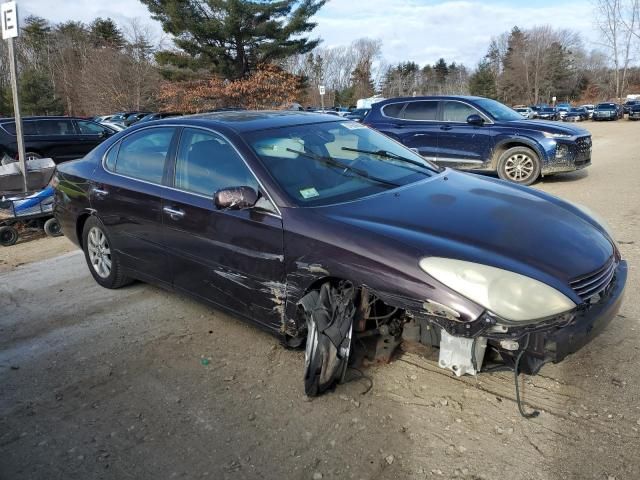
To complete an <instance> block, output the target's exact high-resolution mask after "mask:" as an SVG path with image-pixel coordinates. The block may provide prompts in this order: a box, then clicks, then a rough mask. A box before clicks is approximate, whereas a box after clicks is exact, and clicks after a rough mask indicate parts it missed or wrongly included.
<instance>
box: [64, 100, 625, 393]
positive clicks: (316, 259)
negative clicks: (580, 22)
mask: <svg viewBox="0 0 640 480" xmlns="http://www.w3.org/2000/svg"><path fill="white" fill-rule="evenodd" d="M54 184H55V185H56V197H55V198H56V201H55V215H56V217H57V218H58V220H59V221H60V224H61V225H62V229H63V231H64V233H65V235H67V236H68V237H69V238H70V239H71V240H72V241H74V242H75V243H76V244H78V245H79V246H80V247H81V248H82V249H83V250H84V252H85V257H86V260H87V263H88V265H89V270H90V272H91V274H92V275H93V277H94V278H95V280H96V281H97V282H98V283H99V284H100V285H102V286H104V287H107V288H117V287H121V286H123V285H126V284H127V283H129V282H130V281H132V280H133V279H139V280H143V281H148V282H153V283H156V284H160V285H162V286H165V287H169V288H172V289H175V290H179V291H181V292H185V293H187V294H189V295H192V296H194V297H195V298H197V299H199V300H203V301H205V302H208V303H210V304H212V305H214V306H215V307H217V308H221V309H224V310H226V311H228V312H230V313H232V314H234V315H236V316H240V317H243V318H245V319H247V320H250V321H252V322H255V323H257V324H259V325H261V326H263V327H266V328H267V329H269V330H271V331H272V332H274V333H276V334H278V335H280V336H281V338H282V339H283V341H284V342H285V343H286V344H287V345H289V346H291V347H302V346H304V345H305V344H306V355H305V366H304V370H305V372H304V382H305V391H306V393H307V394H308V395H317V394H319V393H321V392H323V391H324V390H326V389H328V388H330V387H332V386H333V385H334V384H335V383H337V382H340V381H341V380H342V379H343V378H344V375H345V371H346V369H347V367H348V365H349V363H350V358H351V360H352V361H353V359H354V355H353V354H354V353H355V352H356V351H357V350H358V349H361V350H362V351H361V352H360V353H361V354H362V355H363V356H368V357H369V359H370V360H372V361H376V360H378V361H379V360H383V361H384V360H389V358H390V357H391V354H392V353H393V351H394V349H395V348H396V347H397V346H398V345H399V344H400V343H401V342H402V341H406V342H416V343H422V344H424V345H426V346H428V347H437V348H439V353H438V365H439V366H440V367H442V368H444V369H449V370H451V371H452V372H454V373H455V374H456V375H463V374H477V373H478V372H481V371H482V370H483V367H486V365H487V364H488V363H490V362H492V363H494V364H495V363H496V362H498V363H501V364H503V365H504V366H505V367H508V368H512V369H515V371H516V379H517V373H518V371H520V372H525V373H529V374H535V373H536V372H537V371H538V370H539V369H540V368H541V366H542V365H543V364H544V363H546V362H549V361H552V362H558V361H560V360H562V359H563V358H565V357H566V356H567V355H568V354H570V353H572V352H575V351H576V350H578V349H579V348H580V347H581V346H583V345H584V344H585V343H587V342H588V341H589V340H590V339H591V338H593V337H594V336H595V335H596V334H597V333H598V332H599V331H600V330H601V329H602V328H603V327H604V326H605V325H607V324H608V323H609V322H610V321H611V320H612V319H613V318H614V317H615V316H616V313H617V312H618V309H619V308H620V304H621V302H622V297H623V290H624V287H625V281H626V277H627V265H626V262H625V261H624V260H622V259H621V257H620V253H619V251H618V249H617V247H616V244H615V242H614V240H613V238H612V236H611V235H610V234H609V233H608V232H607V230H606V228H605V226H604V224H603V223H599V222H598V221H596V220H595V219H594V217H593V216H592V215H591V214H590V213H589V212H588V211H586V210H585V209H584V208H583V207H580V206H577V205H574V204H571V203H569V202H567V201H564V200H561V199H559V198H556V197H553V196H551V195H548V194H545V193H543V192H540V191H537V190H533V189H530V188H527V187H521V186H518V185H513V184H508V183H506V182H503V181H500V180H496V179H491V178H483V177H479V176H475V175H470V174H466V173H462V172H457V171H454V170H449V169H443V168H440V167H437V166H435V165H433V164H431V163H429V162H428V161H426V160H425V159H423V158H422V157H421V156H419V155H417V154H416V153H414V152H413V151H411V150H409V149H407V148H405V147H404V146H402V145H400V144H398V143H396V142H395V141H393V140H391V139H389V138H387V137H385V136H384V135H382V134H380V133H378V132H376V131H374V130H371V129H369V128H367V127H365V126H363V125H361V124H359V123H356V122H351V121H347V120H345V119H338V118H336V117H332V116H324V115H318V114H308V113H303V112H244V111H243V112H222V113H215V114H205V115H196V116H190V117H182V118H175V119H173V118H172V119H168V120H162V121H159V122H149V123H146V124H144V125H140V126H134V127H132V128H130V129H127V130H126V131H123V132H121V133H119V134H118V135H115V136H113V137H112V138H110V139H108V140H107V141H105V142H104V143H102V144H101V145H100V146H98V147H97V148H96V149H95V150H93V151H92V152H91V153H89V154H88V155H87V156H86V157H85V158H84V159H81V160H78V161H74V162H68V163H66V164H64V165H59V166H58V171H57V176H56V177H55V178H54ZM356 340H357V341H356ZM516 384H517V381H516Z"/></svg>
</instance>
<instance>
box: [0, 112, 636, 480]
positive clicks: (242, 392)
mask: <svg viewBox="0 0 640 480" xmlns="http://www.w3.org/2000/svg"><path fill="white" fill-rule="evenodd" d="M584 125H585V126H586V127H587V128H589V129H590V130H591V131H592V132H593V134H594V160H593V161H594V163H593V165H592V166H591V167H590V168H589V169H587V170H586V171H583V172H578V173H574V174H570V175H564V176H558V177H556V178H550V179H548V180H545V181H543V182H539V183H538V184H536V185H535V188H540V189H542V190H545V191H548V192H551V193H553V194H555V195H558V196H561V197H565V198H568V199H570V200H573V201H578V202H581V203H583V204H585V205H587V206H589V207H590V208H592V209H593V210H595V211H596V212H598V213H599V214H600V215H602V216H603V217H604V218H605V219H606V220H607V222H608V223H609V224H610V225H611V227H612V228H613V230H614V232H615V234H616V238H617V240H618V241H619V243H620V249H621V251H622V253H623V255H624V257H626V259H627V260H628V261H629V264H630V271H629V279H628V285H627V294H626V300H625V304H624V306H623V308H622V311H621V312H620V316H619V318H617V319H616V320H615V321H614V322H613V323H612V324H611V325H610V326H609V327H608V328H607V330H606V331H605V332H604V333H603V334H602V335H601V336H599V337H598V338H596V339H595V340H594V341H593V342H592V343H591V344H589V345H588V346H587V347H586V348H584V349H582V350H581V351H580V352H578V353H577V354H575V355H573V356H572V357H570V358H568V359H567V360H565V361H564V362H562V363H560V364H558V365H548V366H545V367H544V368H543V369H542V371H541V373H540V375H538V376H536V377H526V379H525V381H524V398H525V400H526V402H527V403H528V404H529V405H532V406H534V407H536V408H538V409H540V410H541V411H542V413H541V415H540V416H539V417H538V418H536V419H533V420H523V419H521V418H520V417H519V415H518V413H517V409H516V405H515V403H514V387H513V378H512V376H511V375H509V374H506V373H495V374H481V375H480V376H478V377H465V378H462V379H459V378H456V377H453V376H451V375H449V374H448V373H447V372H445V371H444V370H441V369H439V368H438V367H437V366H436V364H435V363H434V362H433V361H431V360H428V359H426V358H424V357H423V356H421V355H419V354H416V353H404V354H402V355H401V356H399V358H398V359H396V360H395V361H394V362H392V363H391V364H389V365H384V366H377V367H373V368H369V369H367V371H366V372H364V373H365V374H366V375H367V377H369V378H370V379H371V381H372V383H373V387H372V388H371V390H370V391H369V392H368V393H363V392H365V391H366V390H367V388H368V387H369V381H368V380H367V379H363V378H357V377H358V376H357V375H354V381H352V382H350V383H348V384H346V385H343V386H341V387H339V388H338V389H337V390H336V391H335V392H334V393H330V394H327V395H325V396H323V397H320V398H317V399H314V400H313V401H310V400H309V399H307V398H305V396H304V394H303V386H302V379H301V371H302V363H303V354H302V352H294V351H288V350H284V349H283V348H282V347H280V346H279V344H278V342H277V340H276V339H275V338H273V337H271V336H269V335H267V334H265V333H263V332H262V331H260V330H258V329H256V328H253V327H251V326H248V325H246V324H244V323H243V322H241V321H239V320H237V319H234V318H231V317H229V316H227V315H225V314H222V313H219V312H216V311H213V310H211V309H209V308H207V307H205V306H203V305H200V304H198V303H195V302H194V301H192V300H190V299H187V298H184V297H182V296H180V295H177V294H174V293H167V292H165V291H162V290H160V289H157V288H155V287H152V286H149V285H144V284H141V283H138V284H134V285H132V286H130V287H127V288H124V289H121V290H118V291H109V290H105V289H102V288H100V287H98V286H97V285H96V284H95V282H94V281H93V280H92V278H91V277H90V275H89V272H88V270H87V267H86V265H85V263H84V258H83V256H82V254H81V253H80V252H79V251H75V250H74V249H73V246H72V245H71V244H70V243H69V242H68V241H66V240H65V239H64V238H60V239H47V238H43V239H38V240H34V241H31V242H26V243H22V244H18V245H16V246H14V247H10V248H4V249H2V250H0V479H2V480H19V479H29V480H31V479H46V480H52V479H65V480H69V479H82V480H86V479H103V478H104V479H127V478H132V479H165V478H188V479H194V478H212V479H260V478H263V479H280V478H286V479H320V478H323V479H349V478H353V479H373V478H375V479H398V478H408V479H427V478H461V479H504V478H509V479H576V480H577V479H580V480H583V479H604V480H610V479H612V478H614V479H617V480H623V479H638V478H640V458H638V451H640V450H639V448H640V434H639V430H640V369H639V368H638V365H639V361H638V354H639V353H640V347H639V345H640V342H639V340H640V323H639V319H640V312H639V309H638V303H637V301H638V295H639V293H640V292H639V286H640V282H639V278H638V269H637V265H638V264H639V262H640V250H639V246H640V190H639V189H638V184H639V181H640V175H639V174H638V161H639V159H638V151H640V135H639V133H640V125H638V124H636V123H635V122H628V121H619V122H612V123H587V124H584Z"/></svg>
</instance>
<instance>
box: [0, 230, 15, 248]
mask: <svg viewBox="0 0 640 480" xmlns="http://www.w3.org/2000/svg"><path fill="white" fill-rule="evenodd" d="M18 237H19V235H18V230H16V229H15V228H13V227H8V226H5V227H0V245H2V246H3V247H10V246H11V245H15V244H16V242H17V241H18Z"/></svg>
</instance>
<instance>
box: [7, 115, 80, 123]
mask: <svg viewBox="0 0 640 480" xmlns="http://www.w3.org/2000/svg"><path fill="white" fill-rule="evenodd" d="M25 120H85V121H87V122H91V121H92V120H87V119H85V118H81V117H67V116H64V115H50V116H44V115H43V116H34V117H22V121H23V122H24V121H25ZM15 121H16V119H15V118H14V117H5V118H0V123H7V122H15Z"/></svg>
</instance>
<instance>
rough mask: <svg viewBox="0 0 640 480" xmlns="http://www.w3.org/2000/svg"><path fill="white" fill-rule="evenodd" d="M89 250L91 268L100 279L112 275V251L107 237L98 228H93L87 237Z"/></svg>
mask: <svg viewBox="0 0 640 480" xmlns="http://www.w3.org/2000/svg"><path fill="white" fill-rule="evenodd" d="M87 250H88V251H89V260H91V266H92V267H93V269H94V270H95V272H96V273H97V274H98V275H99V276H100V278H108V277H109V275H111V249H110V247H109V243H108V242H107V236H106V235H105V234H104V232H103V231H102V230H101V229H100V228H98V227H92V228H91V230H89V234H88V235H87Z"/></svg>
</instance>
